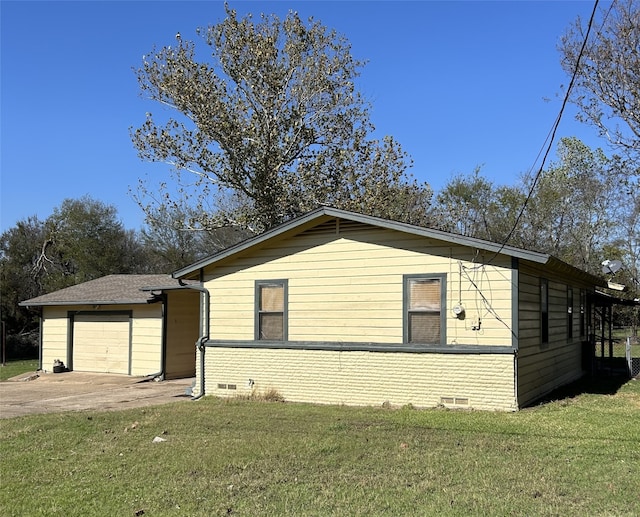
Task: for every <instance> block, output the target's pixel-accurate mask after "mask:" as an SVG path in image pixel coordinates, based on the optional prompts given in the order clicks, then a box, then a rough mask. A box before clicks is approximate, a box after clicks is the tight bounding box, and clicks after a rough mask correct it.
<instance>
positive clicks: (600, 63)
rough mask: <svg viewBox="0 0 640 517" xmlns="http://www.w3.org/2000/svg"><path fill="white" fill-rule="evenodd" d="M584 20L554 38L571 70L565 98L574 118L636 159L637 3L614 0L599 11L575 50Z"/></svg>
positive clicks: (639, 154)
mask: <svg viewBox="0 0 640 517" xmlns="http://www.w3.org/2000/svg"><path fill="white" fill-rule="evenodd" d="M585 34H586V25H585V24H584V22H583V20H581V19H579V18H578V20H576V22H575V23H574V24H573V25H572V26H571V27H570V28H569V29H568V30H567V32H566V34H565V35H564V37H563V38H562V41H561V44H560V52H561V56H562V60H561V62H562V66H563V68H564V69H565V71H566V72H567V73H568V74H573V71H574V69H575V68H576V65H577V63H578V59H580V64H579V65H578V71H577V74H576V80H575V84H574V87H573V91H572V97H571V99H572V100H573V102H574V103H575V104H576V105H577V106H578V108H579V109H580V115H579V116H580V119H581V120H583V121H584V122H587V123H589V124H592V125H594V126H595V127H596V128H598V130H599V132H600V134H601V135H602V136H604V137H606V138H607V139H608V140H609V142H611V144H613V146H614V147H615V148H616V149H618V150H619V151H622V152H623V153H625V154H629V155H631V156H632V157H633V158H634V160H635V161H636V163H637V162H638V160H639V159H640V78H639V77H638V71H639V70H640V4H638V2H637V1H635V0H616V1H614V2H612V3H611V4H610V5H609V6H608V9H606V11H604V12H603V13H602V21H601V22H600V24H599V26H598V30H594V31H592V33H591V35H590V37H589V40H588V41H587V44H586V46H585V48H584V52H582V53H581V50H582V46H583V42H584V39H585Z"/></svg>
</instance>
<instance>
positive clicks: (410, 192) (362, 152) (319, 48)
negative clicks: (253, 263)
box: [132, 6, 431, 231]
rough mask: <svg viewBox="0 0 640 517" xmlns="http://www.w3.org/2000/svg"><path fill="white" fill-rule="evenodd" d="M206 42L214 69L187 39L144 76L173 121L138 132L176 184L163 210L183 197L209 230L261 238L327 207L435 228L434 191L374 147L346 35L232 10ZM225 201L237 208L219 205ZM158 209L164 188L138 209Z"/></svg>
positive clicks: (148, 191) (396, 149)
mask: <svg viewBox="0 0 640 517" xmlns="http://www.w3.org/2000/svg"><path fill="white" fill-rule="evenodd" d="M197 33H198V35H199V36H201V38H202V40H203V41H204V43H205V44H206V47H205V48H206V53H207V54H209V57H208V59H201V57H202V56H203V53H200V52H199V48H200V47H196V43H194V42H192V41H187V40H185V39H183V38H182V37H181V36H180V34H178V35H177V36H176V39H177V41H176V45H175V46H166V47H163V48H161V49H154V50H153V51H152V52H151V53H150V54H149V55H147V56H145V57H144V58H143V63H142V66H141V68H139V69H138V71H137V76H138V81H139V84H140V87H141V90H142V92H143V93H144V94H145V95H147V96H148V97H149V98H150V99H152V100H154V101H158V102H159V103H160V104H162V105H163V106H165V107H166V106H168V107H170V108H171V109H172V110H174V115H175V116H174V117H169V118H168V119H166V118H165V119H164V120H163V119H162V117H163V114H162V113H161V115H160V117H161V118H160V119H157V115H153V114H151V113H148V114H147V119H146V121H145V122H144V124H143V125H142V126H141V127H140V128H138V129H137V130H132V140H133V142H134V144H135V146H136V147H137V149H138V152H139V155H140V156H141V157H142V158H143V159H146V160H151V161H159V162H165V163H167V164H169V165H170V166H171V167H172V170H173V173H174V174H175V179H176V180H177V182H178V186H177V187H176V188H175V189H171V188H170V189H168V191H171V192H172V193H170V194H168V195H164V196H162V197H157V196H156V197H155V199H157V200H159V203H160V209H162V208H163V207H166V206H169V205H170V204H171V203H174V204H175V203H176V196H182V199H181V200H179V201H178V202H177V204H178V205H179V206H181V207H184V206H188V207H189V208H190V209H194V210H195V211H196V212H199V213H200V214H201V218H200V219H199V220H196V221H194V222H195V223H196V226H198V225H199V226H200V227H204V228H205V229H206V228H211V227H214V226H216V225H219V224H235V225H239V226H243V227H245V228H250V229H251V230H252V231H261V230H264V229H265V228H269V227H271V226H274V225H276V224H279V223H281V222H283V221H286V220H287V219H289V218H291V217H294V216H296V215H299V214H301V213H303V212H305V211H307V210H309V209H312V208H315V207H316V206H318V205H319V204H331V205H333V206H337V207H342V208H351V209H357V210H360V211H363V212H366V213H370V214H375V215H378V216H382V217H393V218H399V219H403V220H408V221H411V222H418V223H420V222H424V221H426V212H427V208H428V206H429V202H430V198H431V191H430V189H429V188H428V186H427V185H426V184H419V183H418V182H417V181H415V180H414V179H413V178H412V177H411V176H410V175H409V174H408V173H407V168H408V167H409V165H410V162H409V159H408V157H407V155H406V154H405V153H404V151H403V150H402V149H401V147H400V146H399V145H398V143H397V142H396V141H395V140H394V139H393V138H391V137H386V138H384V139H382V140H377V139H374V138H372V136H371V135H372V134H373V132H374V127H373V125H372V123H371V121H370V118H369V109H370V106H369V104H368V102H366V101H365V99H363V97H362V96H361V94H360V93H359V92H358V91H357V89H356V86H355V81H356V79H357V77H358V75H359V73H360V72H359V71H360V69H361V67H362V66H363V62H361V61H358V60H356V59H354V58H353V57H352V55H351V48H350V45H349V43H348V41H347V40H346V39H345V38H344V37H343V36H340V35H338V34H337V33H336V32H335V31H332V30H328V29H327V28H326V27H324V26H323V25H322V24H321V23H319V22H318V21H315V20H313V19H312V18H310V19H309V20H308V23H304V22H303V21H302V20H301V19H300V17H299V16H298V15H297V14H296V13H294V12H290V13H289V14H288V15H287V16H286V18H284V19H283V20H280V19H279V18H278V17H276V16H275V15H271V16H266V15H262V16H261V17H260V20H259V21H257V22H256V21H254V19H253V17H252V16H251V15H248V16H246V17H244V18H239V17H238V16H237V14H236V11H234V10H232V9H230V8H229V7H228V6H226V18H225V19H224V20H223V21H222V22H220V23H218V24H216V25H212V26H209V27H208V28H201V29H198V31H197ZM186 177H191V181H189V180H187V179H185V178H186ZM187 184H190V187H188V188H187V187H186V185H187ZM165 186H166V185H165ZM219 196H221V197H222V198H223V199H225V200H226V199H228V198H229V196H231V197H233V198H234V199H235V201H236V203H234V204H233V205H232V207H231V208H229V205H223V206H221V205H220V204H219V203H217V201H218V199H219ZM149 198H154V188H153V187H150V186H148V185H147V184H143V185H142V186H141V189H140V196H139V199H141V200H143V199H149ZM141 206H143V208H146V209H147V211H148V210H149V209H150V208H151V209H153V207H150V205H149V204H145V203H141ZM158 208H159V207H158V205H156V206H155V209H158ZM147 213H148V212H147Z"/></svg>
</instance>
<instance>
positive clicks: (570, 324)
mask: <svg viewBox="0 0 640 517" xmlns="http://www.w3.org/2000/svg"><path fill="white" fill-rule="evenodd" d="M572 337H573V287H571V286H567V338H569V339H571V338H572Z"/></svg>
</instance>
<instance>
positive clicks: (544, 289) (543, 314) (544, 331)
mask: <svg viewBox="0 0 640 517" xmlns="http://www.w3.org/2000/svg"><path fill="white" fill-rule="evenodd" d="M540 334H541V338H542V343H548V342H549V281H548V280H547V279H546V278H541V279H540Z"/></svg>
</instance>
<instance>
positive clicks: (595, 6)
mask: <svg viewBox="0 0 640 517" xmlns="http://www.w3.org/2000/svg"><path fill="white" fill-rule="evenodd" d="M598 2H599V0H595V2H594V4H593V11H592V12H591V18H589V24H588V25H587V32H586V34H585V36H584V40H583V41H582V47H581V48H580V52H579V54H578V58H577V59H576V64H575V68H574V70H573V74H572V75H571V81H569V86H568V87H567V91H566V93H565V96H564V100H563V101H562V106H561V107H560V112H559V113H558V116H557V117H556V119H555V122H554V123H553V126H552V129H551V130H550V131H549V134H550V136H549V135H547V139H546V140H545V142H547V141H548V142H549V144H548V145H547V149H546V151H545V153H544V156H543V157H542V162H541V163H540V168H539V169H538V172H537V173H536V175H535V177H534V178H533V182H532V183H531V187H530V188H529V192H528V194H527V197H526V199H525V201H524V203H523V204H522V208H521V209H520V212H519V213H518V217H516V220H515V222H514V223H513V227H512V228H511V230H510V231H509V233H508V234H507V236H506V238H505V239H504V241H503V242H502V244H501V245H500V249H499V250H498V251H496V253H495V254H494V256H493V257H492V258H491V259H490V260H489V261H487V263H491V261H492V260H493V259H494V258H495V257H496V256H497V255H498V254H499V253H500V252H501V251H502V250H503V248H504V247H505V246H506V245H507V243H508V242H509V239H511V237H512V235H513V232H515V231H516V228H517V227H518V225H519V224H520V219H522V216H523V215H524V211H525V210H526V208H527V205H528V204H529V201H530V200H531V197H532V196H533V192H534V190H535V188H536V185H537V184H538V181H539V179H540V176H541V175H542V172H543V169H544V164H545V162H546V160H547V157H548V156H549V153H550V152H551V147H552V145H553V142H554V140H555V136H556V132H557V130H558V127H559V126H560V120H561V119H562V115H563V113H564V109H565V107H566V105H567V103H568V102H569V95H570V93H571V90H572V89H573V85H574V83H575V81H576V78H577V76H578V72H579V70H580V61H581V60H582V56H583V54H584V51H585V49H586V48H587V41H588V40H589V34H590V33H591V27H592V26H593V20H594V19H595V15H596V12H597V9H598ZM543 148H544V143H543V147H542V148H541V150H540V152H539V153H538V156H537V157H536V161H538V158H539V157H540V153H541V152H542V149H543Z"/></svg>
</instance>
